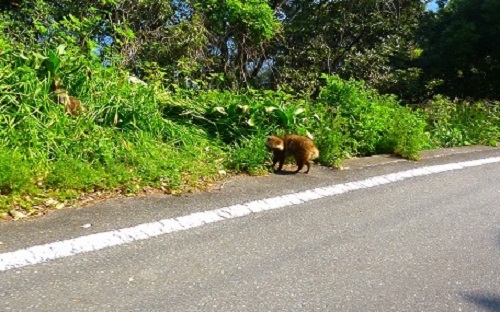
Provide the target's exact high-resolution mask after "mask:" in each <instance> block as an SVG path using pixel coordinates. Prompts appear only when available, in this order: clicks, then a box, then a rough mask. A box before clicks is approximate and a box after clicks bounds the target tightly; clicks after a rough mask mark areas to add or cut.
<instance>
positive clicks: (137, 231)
mask: <svg viewBox="0 0 500 312" xmlns="http://www.w3.org/2000/svg"><path fill="white" fill-rule="evenodd" d="M498 162H500V157H493V158H485V159H479V160H472V161H465V162H459V163H451V164H445V165H437V166H428V167H421V168H418V169H412V170H407V171H401V172H397V173H391V174H386V175H381V176H376V177H372V178H368V179H365V180H361V181H357V182H349V183H344V184H334V185H330V186H327V187H320V188H315V189H311V190H306V191H302V192H298V193H294V194H289V195H283V196H278V197H271V198H266V199H262V200H254V201H251V202H247V203H244V204H237V205H232V206H228V207H224V208H219V209H215V210H209V211H203V212H197V213H193V214H190V215H186V216H182V217H177V218H171V219H164V220H160V221H156V222H151V223H144V224H139V225H137V226H134V227H129V228H123V229H120V230H115V231H109V232H103V233H96V234H91V235H86V236H81V237H77V238H73V239H69V240H64V241H58V242H54V243H49V244H44V245H38V246H33V247H28V248H25V249H20V250H16V251H12V252H7V253H2V254H0V272H1V271H7V270H11V269H15V268H21V267H24V266H28V265H35V264H39V263H43V262H46V261H49V260H53V259H58V258H63V257H69V256H74V255H77V254H81V253H85V252H90V251H96V250H99V249H103V248H107V247H111V246H117V245H122V244H126V243H130V242H133V241H138V240H144V239H148V238H152V237H155V236H158V235H164V234H168V233H173V232H178V231H184V230H188V229H192V228H196V227H200V226H203V225H205V224H210V223H214V222H219V221H223V220H228V219H234V218H238V217H243V216H247V215H249V214H252V213H258V212H261V211H265V210H271V209H278V208H283V207H288V206H293V205H298V204H301V203H305V202H308V201H311V200H315V199H319V198H325V197H329V196H335V195H339V194H344V193H347V192H350V191H354V190H359V189H366V188H371V187H374V186H378V185H383V184H389V183H393V182H397V181H402V180H406V179H410V178H413V177H419V176H426V175H431V174H435V173H440V172H445V171H453V170H461V169H464V168H468V167H476V166H482V165H486V164H492V163H498Z"/></svg>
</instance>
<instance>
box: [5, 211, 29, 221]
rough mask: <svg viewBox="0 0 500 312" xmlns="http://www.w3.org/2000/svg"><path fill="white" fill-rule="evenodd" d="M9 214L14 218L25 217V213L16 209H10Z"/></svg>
mask: <svg viewBox="0 0 500 312" xmlns="http://www.w3.org/2000/svg"><path fill="white" fill-rule="evenodd" d="M9 213H10V215H11V216H12V217H13V218H14V219H22V218H26V215H25V214H24V213H22V212H20V211H17V210H11V211H9Z"/></svg>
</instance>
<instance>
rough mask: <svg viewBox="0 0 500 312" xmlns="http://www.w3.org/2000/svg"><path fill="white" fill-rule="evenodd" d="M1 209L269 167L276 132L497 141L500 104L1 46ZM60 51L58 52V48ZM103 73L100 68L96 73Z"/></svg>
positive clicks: (347, 142)
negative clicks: (313, 95)
mask: <svg viewBox="0 0 500 312" xmlns="http://www.w3.org/2000/svg"><path fill="white" fill-rule="evenodd" d="M0 51H1V53H0V90H1V94H0V116H1V118H0V213H3V214H4V215H5V214H7V212H9V211H11V210H12V209H14V210H17V211H22V212H23V213H28V214H35V215H36V214H38V213H41V212H43V211H44V209H45V208H43V207H46V206H49V207H51V208H56V207H62V206H63V205H64V206H67V205H73V204H75V203H77V202H78V199H84V198H86V196H85V195H82V194H88V193H96V192H100V193H102V194H115V195H116V194H140V193H143V192H144V190H147V189H150V188H156V189H158V190H161V191H163V192H167V193H178V192H182V191H185V190H188V189H192V188H197V187H203V186H206V185H207V184H210V183H211V182H212V181H214V180H216V179H220V178H222V177H223V175H222V174H223V172H227V171H228V172H242V171H243V172H250V173H252V174H259V173H263V172H267V170H268V168H267V167H266V166H265V162H266V160H267V159H268V153H267V151H266V150H265V148H264V140H265V137H266V136H267V134H269V133H271V132H272V133H299V134H304V135H306V134H307V135H312V136H314V138H315V140H316V142H317V144H318V146H319V149H320V151H321V156H320V159H319V161H320V162H321V163H323V164H325V165H339V164H340V163H341V162H342V160H343V159H345V158H347V157H350V156H353V155H370V154H376V153H387V152H388V153H394V154H399V155H402V156H404V157H408V158H411V159H418V156H419V152H420V151H421V150H422V149H426V148H431V147H439V146H453V145H467V144H476V143H487V144H488V143H489V144H493V143H494V142H496V141H497V140H498V139H499V137H500V135H499V133H500V130H499V125H500V122H499V120H500V119H499V116H500V114H499V111H498V105H496V104H494V105H487V104H484V103H475V104H469V103H452V102H450V101H449V100H447V99H444V98H441V97H438V98H436V99H435V100H434V101H433V102H432V103H431V104H430V105H429V106H428V107H426V109H425V110H411V109H409V108H406V107H403V106H401V105H400V103H398V102H397V100H396V99H395V98H394V97H391V96H380V95H378V94H377V92H375V91H374V90H372V89H370V88H368V87H367V86H366V85H364V84H363V83H361V82H356V81H344V80H341V79H340V78H338V77H325V79H326V85H325V87H324V88H323V89H322V91H321V94H320V96H319V98H318V99H317V100H314V101H312V100H309V99H306V98H301V97H297V96H292V95H290V94H287V93H285V92H281V91H278V92H271V91H253V90H250V91H246V92H245V93H237V92H227V91H226V92H219V91H199V92H194V91H188V90H182V89H177V90H176V91H175V92H171V91H169V90H168V89H165V88H164V87H163V86H162V85H161V84H159V83H157V82H155V81H149V82H148V85H142V84H134V83H130V82H129V81H128V74H127V73H126V72H125V71H123V70H120V68H117V67H107V68H104V67H102V66H100V64H98V63H95V62H94V63H93V61H92V60H87V59H86V58H85V57H83V56H81V55H79V54H78V53H69V52H68V53H65V54H64V53H63V54H60V55H57V57H58V58H59V61H60V67H59V70H58V71H57V72H54V71H50V70H47V66H46V62H47V58H50V55H51V54H50V53H47V55H41V54H37V53H31V54H26V55H24V54H22V52H17V51H16V50H14V49H8V48H6V46H5V45H4V46H3V48H1V47H0ZM52 53H53V54H52V56H53V55H54V52H52ZM89 72H90V73H92V75H91V76H89V74H88V73H89ZM54 74H57V75H58V76H59V77H60V78H61V79H62V83H63V85H64V87H66V88H67V89H68V91H69V92H70V94H72V95H74V96H76V97H78V98H79V99H80V100H81V101H82V102H83V103H84V105H85V106H86V108H87V112H86V113H85V114H84V115H80V116H77V117H73V116H69V115H67V114H66V113H65V112H64V108H63V107H60V106H59V105H57V104H56V103H55V102H54V99H53V94H51V91H50V84H51V82H52V80H53V78H54Z"/></svg>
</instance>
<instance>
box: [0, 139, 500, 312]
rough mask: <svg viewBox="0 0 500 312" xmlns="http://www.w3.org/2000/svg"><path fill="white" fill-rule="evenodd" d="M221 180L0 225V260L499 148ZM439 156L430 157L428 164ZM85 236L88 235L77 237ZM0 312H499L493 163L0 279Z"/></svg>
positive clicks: (499, 198)
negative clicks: (199, 189)
mask: <svg viewBox="0 0 500 312" xmlns="http://www.w3.org/2000/svg"><path fill="white" fill-rule="evenodd" d="M455 152H457V151H453V152H452V153H450V155H445V154H448V153H442V154H443V155H441V154H440V153H437V154H436V153H433V154H429V155H428V156H427V157H425V159H424V160H422V161H420V162H407V161H401V160H399V159H394V158H385V157H375V158H371V159H365V160H355V161H352V162H350V163H348V164H347V165H348V166H350V168H349V170H342V171H336V170H330V169H327V168H322V167H317V166H315V167H312V169H311V173H310V174H309V175H304V174H297V175H271V176H269V177H237V178H232V179H231V180H229V181H228V182H227V183H225V184H224V187H223V188H222V189H221V190H219V191H213V192H211V193H204V194H193V195H189V196H182V197H171V196H154V197H148V198H141V199H117V200H111V201H107V202H104V203H100V204H97V205H95V206H93V207H85V208H81V209H73V210H69V209H68V210H62V211H58V212H55V213H53V214H50V215H49V216H48V217H46V218H43V219H38V220H33V221H29V222H7V223H1V224H0V242H1V243H2V244H0V253H7V252H12V251H16V250H19V249H22V248H26V247H29V246H35V245H40V244H46V243H51V242H54V241H59V240H67V239H71V238H75V237H79V236H84V235H88V234H92V233H99V232H103V231H110V230H116V229H120V228H125V227H130V226H134V225H137V224H140V223H144V222H151V221H156V220H160V219H165V218H174V217H179V216H183V215H188V214H191V213H194V212H200V211H205V210H212V209H216V208H220V207H225V206H228V205H234V204H238V203H243V202H248V201H253V200H258V199H261V198H267V197H273V196H278V195H283V194H291V193H294V192H299V191H303V190H308V189H312V188H316V187H322V186H327V185H332V184H340V183H348V182H352V181H360V180H363V179H367V178H370V177H375V176H379V175H384V174H388V173H397V172H401V171H403V170H409V169H414V168H419V167H423V166H432V165H438V164H450V163H456V162H463V161H468V160H474V159H485V158H491V157H499V156H500V150H499V149H486V150H483V151H472V152H470V151H465V152H463V153H462V152H461V151H460V150H459V151H458V152H459V153H455ZM436 156H441V157H436ZM84 224H92V226H91V227H89V228H82V227H81V226H82V225H84ZM0 311H16V312H17V311H55V312H56V311H490V312H491V311H500V163H493V164H485V165H481V166H476V167H470V168H465V169H461V170H452V171H447V172H442V173H436V174H431V175H426V176H420V177H414V178H409V179H405V180H403V181H399V182H394V183H389V184H385V185H380V186H375V187H370V188H363V189H358V190H354V191H351V192H347V193H344V194H340V195H336V196H329V197H325V198H320V199H317V200H310V201H307V202H305V203H303V204H297V205H291V206H288V207H284V208H280V209H276V210H270V211H262V212H259V213H253V214H250V215H248V216H244V217H241V218H234V219H230V220H223V221H220V222H215V223H212V224H207V225H204V226H200V227H196V228H192V229H189V230H185V231H179V232H174V233H171V234H166V235H161V236H158V237H155V238H151V239H146V240H141V241H136V242H132V243H128V244H124V245H120V246H115V247H110V248H106V249H103V250H99V251H95V252H89V253H82V254H78V255H75V256H71V257H66V258H61V259H56V260H51V261H48V262H45V263H40V264H35V265H30V266H25V267H21V268H16V269H11V270H6V271H3V272H0Z"/></svg>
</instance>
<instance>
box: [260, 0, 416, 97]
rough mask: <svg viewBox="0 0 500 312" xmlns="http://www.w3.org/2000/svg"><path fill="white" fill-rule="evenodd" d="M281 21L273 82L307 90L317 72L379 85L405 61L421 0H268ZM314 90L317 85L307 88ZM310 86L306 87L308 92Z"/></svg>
mask: <svg viewBox="0 0 500 312" xmlns="http://www.w3.org/2000/svg"><path fill="white" fill-rule="evenodd" d="M272 5H273V8H274V9H275V11H276V12H277V14H278V16H279V17H280V20H281V21H282V23H283V29H284V33H283V36H282V39H281V40H279V41H277V43H276V44H275V45H274V47H273V49H272V50H271V53H270V55H272V58H273V67H272V73H273V75H272V84H274V85H278V84H283V83H285V84H292V85H293V86H294V87H295V88H296V89H299V90H304V89H307V88H308V83H309V82H310V81H317V80H318V79H317V78H318V77H319V76H320V75H321V74H322V73H326V74H334V73H335V74H339V75H340V76H341V77H343V78H351V77H352V78H356V79H363V80H365V81H367V82H368V83H369V84H371V85H373V86H376V87H379V88H384V87H385V86H386V85H387V84H391V83H394V81H393V78H390V76H389V74H390V73H392V72H393V71H394V70H395V69H396V68H397V67H396V65H397V64H398V63H401V61H400V60H401V59H408V58H409V57H410V56H411V55H412V51H413V50H414V49H415V48H416V47H415V44H414V42H413V37H414V32H415V30H416V29H417V27H418V25H419V21H420V17H421V16H422V14H423V12H424V8H425V3H423V2H421V1H412V0H404V1H374V0H360V1H327V0H320V1H278V0H275V1H272ZM309 87H312V88H311V89H312V90H315V89H317V83H315V85H313V86H310V85H309ZM312 90H311V91H312Z"/></svg>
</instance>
